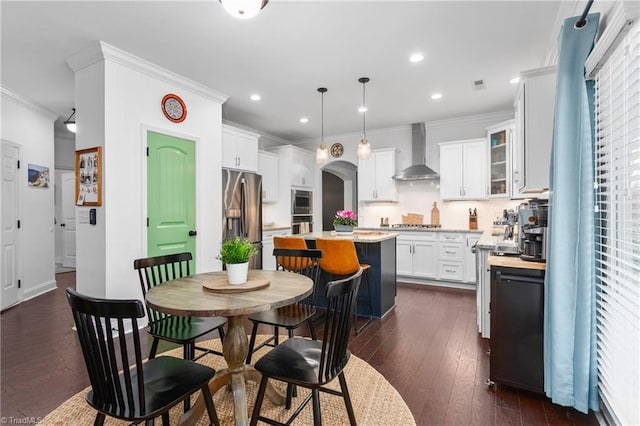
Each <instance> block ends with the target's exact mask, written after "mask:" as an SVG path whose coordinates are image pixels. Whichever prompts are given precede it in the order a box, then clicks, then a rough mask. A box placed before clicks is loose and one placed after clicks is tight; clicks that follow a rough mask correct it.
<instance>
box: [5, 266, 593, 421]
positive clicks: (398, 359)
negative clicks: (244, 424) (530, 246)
mask: <svg viewBox="0 0 640 426" xmlns="http://www.w3.org/2000/svg"><path fill="white" fill-rule="evenodd" d="M56 279H57V281H58V289H57V290H56V291H53V292H50V293H47V294H45V295H42V296H39V297H37V298H35V299H33V300H30V301H27V302H24V303H22V304H20V305H18V306H16V307H14V308H11V309H9V310H7V311H5V312H3V313H2V315H1V316H0V322H1V332H2V335H1V343H2V344H1V359H0V362H1V380H2V393H1V410H2V412H1V413H0V415H1V416H2V417H3V418H4V419H1V420H3V421H5V419H6V418H9V417H13V418H14V419H23V418H25V417H34V418H37V417H43V416H45V415H46V414H47V413H49V412H50V411H52V410H53V409H55V408H56V407H57V406H58V405H60V404H61V403H62V402H64V401H65V400H66V399H67V398H69V397H70V396H72V395H73V394H75V393H76V392H78V391H80V390H82V389H83V388H84V387H86V386H88V385H89V382H88V379H87V377H86V372H85V367H84V361H83V359H82V354H81V352H80V347H79V344H78V341H77V338H76V336H75V334H74V332H73V331H72V328H71V327H72V326H73V319H72V317H71V312H70V310H69V307H68V306H67V302H66V300H65V296H64V288H65V287H75V273H74V272H68V273H63V274H58V275H56ZM396 304H397V307H396V309H395V310H393V311H392V312H391V313H390V314H389V315H387V316H386V317H385V318H384V319H382V320H380V321H374V322H373V323H372V324H370V325H369V326H368V327H367V328H366V329H365V330H364V331H362V333H360V334H359V335H358V336H353V337H352V338H351V341H350V344H349V347H350V349H351V351H352V352H353V354H354V355H356V356H358V357H359V358H362V359H364V360H365V361H367V362H368V363H369V364H370V365H372V366H373V367H374V368H376V369H377V370H378V371H379V372H380V373H382V374H383V375H384V376H385V377H386V379H387V380H388V381H389V382H390V383H391V384H392V385H393V386H394V387H395V388H396V389H397V390H398V392H399V393H400V395H402V397H403V398H404V400H405V402H406V403H407V405H408V406H409V408H410V409H411V412H412V413H413V416H414V418H415V420H416V423H417V424H418V425H441V424H450V425H468V424H476V425H574V424H597V422H596V420H595V417H594V416H593V415H590V416H585V415H583V414H581V413H579V412H577V411H575V410H572V409H568V408H565V407H560V406H557V405H555V404H551V403H550V401H549V400H548V399H547V398H545V397H543V396H541V395H536V394H532V393H529V392H525V391H519V390H516V389H512V388H508V387H505V386H500V385H496V387H494V388H487V387H486V386H485V384H484V382H485V380H486V379H487V378H488V377H489V357H488V355H487V350H488V348H489V342H488V340H486V339H482V338H480V337H479V335H478V332H477V327H476V312H475V294H474V293H473V292H471V291H467V290H455V289H447V288H441V287H430V286H420V285H410V284H400V285H399V287H398V296H397V298H396ZM262 331H263V332H265V333H267V332H268V331H269V330H268V329H266V328H265V329H264V330H262ZM303 331H305V332H306V330H304V328H303ZM141 335H143V336H144V333H143V334H141ZM149 343H150V342H149V341H147V340H146V339H145V341H143V345H144V350H145V351H148V349H147V348H148V347H149ZM169 348H170V346H169V345H167V344H164V346H163V345H162V344H161V347H160V351H163V350H166V349H169ZM365 426H366V425H365Z"/></svg>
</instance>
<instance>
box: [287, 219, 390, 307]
mask: <svg viewBox="0 0 640 426" xmlns="http://www.w3.org/2000/svg"><path fill="white" fill-rule="evenodd" d="M397 235H398V234H396V233H394V232H381V231H359V230H355V231H354V232H353V234H352V235H337V234H336V233H335V232H334V231H331V232H312V233H308V234H301V235H296V237H302V238H304V239H305V240H306V241H307V247H309V248H315V247H316V239H318V238H335V239H349V240H353V242H354V243H355V246H356V252H357V253H358V260H359V261H360V263H366V264H369V265H371V268H369V270H368V271H367V277H366V278H365V277H364V276H363V279H362V282H361V284H360V288H361V289H362V288H363V287H364V280H365V279H368V280H369V289H370V291H371V296H372V303H373V311H372V312H371V313H370V312H369V305H368V301H367V296H366V291H364V290H360V291H359V295H360V297H358V315H362V316H369V315H370V314H371V315H372V316H373V317H375V318H382V317H383V316H384V315H386V314H387V313H388V312H389V311H390V310H391V309H393V308H394V307H395V304H396V236H397ZM331 279H334V278H332V277H330V276H329V275H328V274H325V273H324V272H323V273H322V276H321V280H320V281H321V283H326V282H328V281H330V280H331ZM319 290H320V291H319V296H320V297H318V301H319V306H326V303H325V300H324V293H323V292H324V287H322V288H320V289H319Z"/></svg>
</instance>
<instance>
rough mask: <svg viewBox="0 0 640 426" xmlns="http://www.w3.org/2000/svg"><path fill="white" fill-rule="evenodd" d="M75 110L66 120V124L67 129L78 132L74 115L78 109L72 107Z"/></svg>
mask: <svg viewBox="0 0 640 426" xmlns="http://www.w3.org/2000/svg"><path fill="white" fill-rule="evenodd" d="M71 109H72V110H73V112H72V113H71V115H70V116H69V118H67V119H66V120H65V121H64V125H65V126H67V130H69V131H70V132H72V133H75V132H76V120H75V118H74V116H75V115H76V109H75V108H71Z"/></svg>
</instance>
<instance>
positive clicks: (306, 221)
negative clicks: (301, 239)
mask: <svg viewBox="0 0 640 426" xmlns="http://www.w3.org/2000/svg"><path fill="white" fill-rule="evenodd" d="M308 232H313V193H312V192H311V191H304V190H301V189H292V190H291V233H292V234H306V233H308Z"/></svg>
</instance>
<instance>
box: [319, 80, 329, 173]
mask: <svg viewBox="0 0 640 426" xmlns="http://www.w3.org/2000/svg"><path fill="white" fill-rule="evenodd" d="M326 91H327V88H326V87H319V88H318V92H320V93H321V94H322V103H321V105H322V113H321V114H322V115H321V117H322V118H321V120H320V123H321V124H320V128H321V136H320V146H319V147H318V149H317V151H316V163H318V164H325V163H326V162H327V160H329V149H328V148H327V146H326V145H325V144H324V94H325V93H326Z"/></svg>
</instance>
